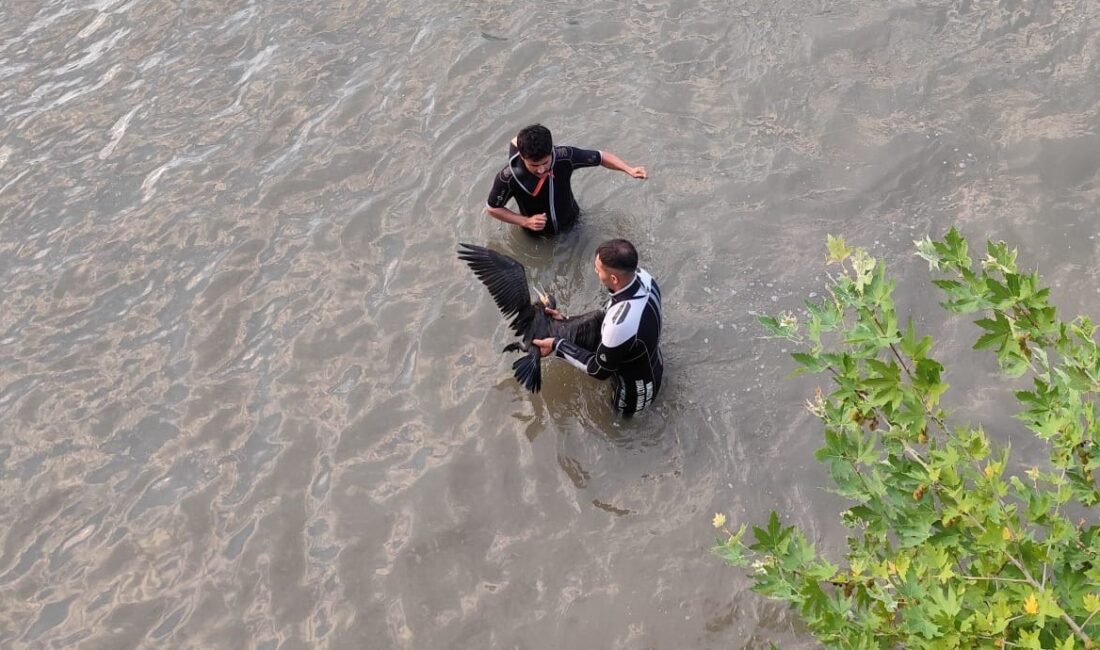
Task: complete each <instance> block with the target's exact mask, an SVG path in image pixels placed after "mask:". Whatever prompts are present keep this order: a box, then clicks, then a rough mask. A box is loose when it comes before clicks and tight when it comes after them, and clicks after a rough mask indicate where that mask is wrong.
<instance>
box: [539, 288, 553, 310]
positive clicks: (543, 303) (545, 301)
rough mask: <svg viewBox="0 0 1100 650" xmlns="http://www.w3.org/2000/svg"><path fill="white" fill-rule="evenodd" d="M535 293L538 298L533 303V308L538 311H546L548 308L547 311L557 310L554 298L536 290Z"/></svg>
mask: <svg viewBox="0 0 1100 650" xmlns="http://www.w3.org/2000/svg"><path fill="white" fill-rule="evenodd" d="M535 293H537V294H538V296H539V299H538V300H537V301H536V302H535V306H536V307H538V308H539V309H542V310H546V309H548V308H549V309H557V308H558V301H557V299H556V298H554V296H552V295H550V294H548V293H543V292H542V291H541V290H539V289H536V290H535Z"/></svg>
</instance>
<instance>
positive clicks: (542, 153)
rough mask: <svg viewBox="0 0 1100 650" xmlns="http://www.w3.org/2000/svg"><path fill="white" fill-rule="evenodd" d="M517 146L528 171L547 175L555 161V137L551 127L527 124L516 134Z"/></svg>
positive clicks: (537, 174) (538, 174)
mask: <svg viewBox="0 0 1100 650" xmlns="http://www.w3.org/2000/svg"><path fill="white" fill-rule="evenodd" d="M516 148H517V149H519V157H520V158H521V159H522V160H523V164H524V166H525V167H527V171H529V172H531V173H532V174H534V175H536V176H545V175H546V174H547V172H549V171H550V163H551V162H553V155H552V154H553V150H554V139H553V137H552V136H551V135H550V129H548V128H546V127H545V126H543V125H541V124H532V125H531V126H525V127H523V129H522V130H520V132H519V135H518V136H516Z"/></svg>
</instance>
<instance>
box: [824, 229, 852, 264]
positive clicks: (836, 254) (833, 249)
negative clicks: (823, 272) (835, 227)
mask: <svg viewBox="0 0 1100 650" xmlns="http://www.w3.org/2000/svg"><path fill="white" fill-rule="evenodd" d="M825 247H826V249H828V251H829V254H828V256H827V257H826V258H825V263H826V264H840V263H841V262H843V261H844V260H846V259H848V256H849V255H851V254H852V249H851V248H848V246H847V245H845V243H844V238H843V237H833V236H832V235H826V236H825Z"/></svg>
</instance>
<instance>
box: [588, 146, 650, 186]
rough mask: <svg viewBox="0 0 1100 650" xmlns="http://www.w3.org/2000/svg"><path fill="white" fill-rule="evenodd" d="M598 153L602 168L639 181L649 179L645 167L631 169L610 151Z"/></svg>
mask: <svg viewBox="0 0 1100 650" xmlns="http://www.w3.org/2000/svg"><path fill="white" fill-rule="evenodd" d="M600 153H601V154H603V159H602V160H601V161H600V164H601V165H603V166H604V167H607V168H608V169H614V170H615V171H620V172H623V173H625V174H629V175H630V176H633V177H634V178H638V179H641V180H645V179H646V178H649V174H647V173H646V171H645V167H631V166H630V165H628V164H627V163H626V161H625V160H623V159H622V158H620V157H618V156H616V155H615V154H613V153H611V152H610V151H601V152H600Z"/></svg>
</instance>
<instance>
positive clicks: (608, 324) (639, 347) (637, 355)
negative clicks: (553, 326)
mask: <svg viewBox="0 0 1100 650" xmlns="http://www.w3.org/2000/svg"><path fill="white" fill-rule="evenodd" d="M660 339H661V289H660V287H658V286H657V281H656V280H654V279H653V276H651V275H650V274H649V273H646V272H645V271H643V270H642V269H638V273H637V275H636V277H635V278H634V281H633V282H631V283H630V284H629V285H627V286H626V287H624V288H622V289H620V290H619V291H617V292H615V293H614V294H612V295H611V300H610V301H609V302H608V304H607V315H606V316H604V319H603V327H602V328H601V330H600V344H599V346H598V347H597V348H596V351H595V352H590V351H588V350H585V349H584V348H582V347H580V346H578V345H576V344H575V343H571V342H569V341H567V340H565V339H557V340H556V341H555V342H554V352H555V353H556V354H557V355H558V356H559V357H561V358H563V359H565V360H566V361H568V362H569V363H571V364H572V365H574V366H576V367H577V368H580V369H581V370H583V371H585V372H586V373H588V374H589V375H591V376H593V377H595V378H597V379H607V378H608V377H614V378H615V394H614V396H613V399H614V403H615V408H616V409H618V410H619V411H620V412H621V413H622V414H623V415H633V414H634V413H637V412H638V411H641V410H642V409H644V408H645V407H646V406H648V405H649V404H650V403H651V402H652V401H653V398H654V397H656V396H657V391H659V390H660V389H661V375H662V374H663V373H664V363H663V359H662V358H661V349H660V347H658V343H659V342H660Z"/></svg>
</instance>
